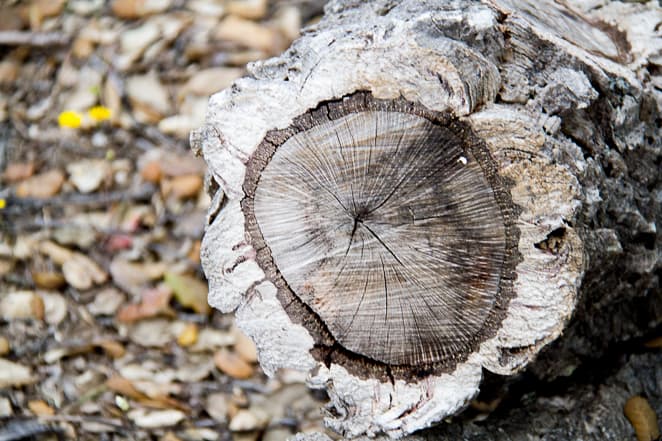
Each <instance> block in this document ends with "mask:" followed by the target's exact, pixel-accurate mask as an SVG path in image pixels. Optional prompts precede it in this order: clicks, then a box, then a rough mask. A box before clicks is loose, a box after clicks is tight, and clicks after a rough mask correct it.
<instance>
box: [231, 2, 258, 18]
mask: <svg viewBox="0 0 662 441" xmlns="http://www.w3.org/2000/svg"><path fill="white" fill-rule="evenodd" d="M267 6H268V4H267V0H231V1H229V2H228V3H226V5H225V7H226V9H227V12H228V14H233V15H237V16H239V17H242V18H247V19H250V20H259V19H261V18H264V16H265V15H267Z"/></svg>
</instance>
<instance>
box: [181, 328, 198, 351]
mask: <svg viewBox="0 0 662 441" xmlns="http://www.w3.org/2000/svg"><path fill="white" fill-rule="evenodd" d="M196 341H198V326H197V325H196V324H195V323H187V324H186V326H185V327H184V329H183V330H182V331H181V333H180V334H179V335H178V336H177V344H179V346H183V347H189V346H192V345H194V344H195V342H196Z"/></svg>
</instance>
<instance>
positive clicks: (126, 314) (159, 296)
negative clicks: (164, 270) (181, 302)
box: [117, 286, 174, 323]
mask: <svg viewBox="0 0 662 441" xmlns="http://www.w3.org/2000/svg"><path fill="white" fill-rule="evenodd" d="M171 298H172V291H171V290H170V289H169V288H168V287H166V286H159V287H157V288H154V289H147V290H145V291H143V294H142V300H141V302H140V303H138V304H132V305H126V306H123V307H122V308H120V310H119V311H118V313H117V320H118V321H120V322H123V323H133V322H135V321H137V320H142V319H145V318H150V317H154V316H157V315H160V314H165V315H169V316H173V315H174V313H173V311H172V309H171V308H170V306H169V303H170V299H171Z"/></svg>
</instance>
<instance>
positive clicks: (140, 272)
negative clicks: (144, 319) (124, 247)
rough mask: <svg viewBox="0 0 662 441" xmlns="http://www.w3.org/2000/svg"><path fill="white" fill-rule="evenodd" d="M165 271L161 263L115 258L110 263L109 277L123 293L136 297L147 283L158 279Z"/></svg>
mask: <svg viewBox="0 0 662 441" xmlns="http://www.w3.org/2000/svg"><path fill="white" fill-rule="evenodd" d="M165 270H166V265H165V263H163V262H153V263H149V262H144V263H141V262H129V261H127V260H124V259H122V258H115V259H113V261H112V262H111V263H110V275H111V276H112V278H113V281H114V282H115V284H116V285H117V286H119V287H120V288H122V289H123V290H124V291H126V292H128V293H131V294H134V295H138V294H141V291H142V289H143V288H144V287H145V285H147V284H148V283H149V282H151V281H153V280H156V279H160V278H161V277H163V273H164V272H165Z"/></svg>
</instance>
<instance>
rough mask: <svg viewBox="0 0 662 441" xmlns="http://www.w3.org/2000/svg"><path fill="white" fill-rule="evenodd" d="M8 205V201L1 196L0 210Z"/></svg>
mask: <svg viewBox="0 0 662 441" xmlns="http://www.w3.org/2000/svg"><path fill="white" fill-rule="evenodd" d="M6 206H7V201H6V200H4V199H2V198H0V210H2V209H3V208H5V207H6Z"/></svg>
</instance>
